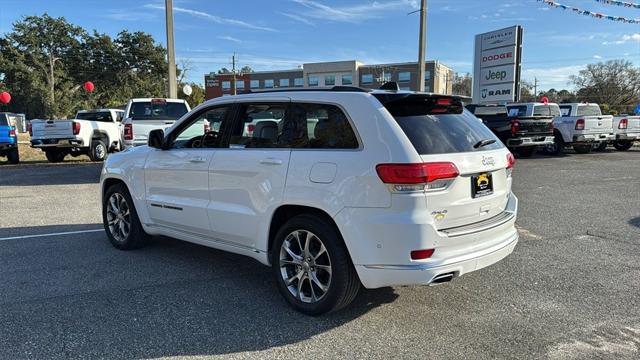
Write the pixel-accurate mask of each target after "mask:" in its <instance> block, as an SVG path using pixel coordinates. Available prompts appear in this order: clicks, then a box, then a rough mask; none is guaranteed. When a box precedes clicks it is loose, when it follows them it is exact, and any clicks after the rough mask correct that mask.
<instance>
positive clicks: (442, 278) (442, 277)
mask: <svg viewBox="0 0 640 360" xmlns="http://www.w3.org/2000/svg"><path fill="white" fill-rule="evenodd" d="M455 276H456V274H455V273H453V272H450V273H445V274H439V275H436V276H435V277H434V278H433V280H431V282H430V283H429V285H438V284H443V283H448V282H450V281H451V280H453V278H454V277H455Z"/></svg>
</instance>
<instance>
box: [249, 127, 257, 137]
mask: <svg viewBox="0 0 640 360" xmlns="http://www.w3.org/2000/svg"><path fill="white" fill-rule="evenodd" d="M255 129H256V126H255V125H254V124H249V125H247V132H248V133H249V136H253V131H254V130H255Z"/></svg>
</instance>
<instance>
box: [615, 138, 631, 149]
mask: <svg viewBox="0 0 640 360" xmlns="http://www.w3.org/2000/svg"><path fill="white" fill-rule="evenodd" d="M632 146H633V141H629V140H616V141H615V142H614V143H613V147H614V148H616V150H618V151H627V150H629V149H631V147H632Z"/></svg>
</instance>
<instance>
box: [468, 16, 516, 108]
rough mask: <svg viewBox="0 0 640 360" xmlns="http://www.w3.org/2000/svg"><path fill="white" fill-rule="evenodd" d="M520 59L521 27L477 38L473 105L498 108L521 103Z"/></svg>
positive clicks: (481, 35)
mask: <svg viewBox="0 0 640 360" xmlns="http://www.w3.org/2000/svg"><path fill="white" fill-rule="evenodd" d="M521 58H522V27H521V26H519V25H516V26H512V27H509V28H506V29H500V30H495V31H490V32H488V33H484V34H479V35H476V45H475V56H474V61H473V88H472V89H473V91H472V97H473V102H474V103H475V104H491V103H493V104H497V103H507V102H514V101H518V98H519V97H520V64H521V62H522V59H521Z"/></svg>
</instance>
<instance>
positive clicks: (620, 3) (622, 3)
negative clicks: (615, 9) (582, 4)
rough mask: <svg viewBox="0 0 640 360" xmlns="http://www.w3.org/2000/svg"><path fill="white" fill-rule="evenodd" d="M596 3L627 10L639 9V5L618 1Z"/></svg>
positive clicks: (601, 0)
mask: <svg viewBox="0 0 640 360" xmlns="http://www.w3.org/2000/svg"><path fill="white" fill-rule="evenodd" d="M596 1H597V2H599V3H603V4H608V5H618V6H624V7H628V8H636V9H640V4H636V3H632V2H626V1H618V0H596Z"/></svg>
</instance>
